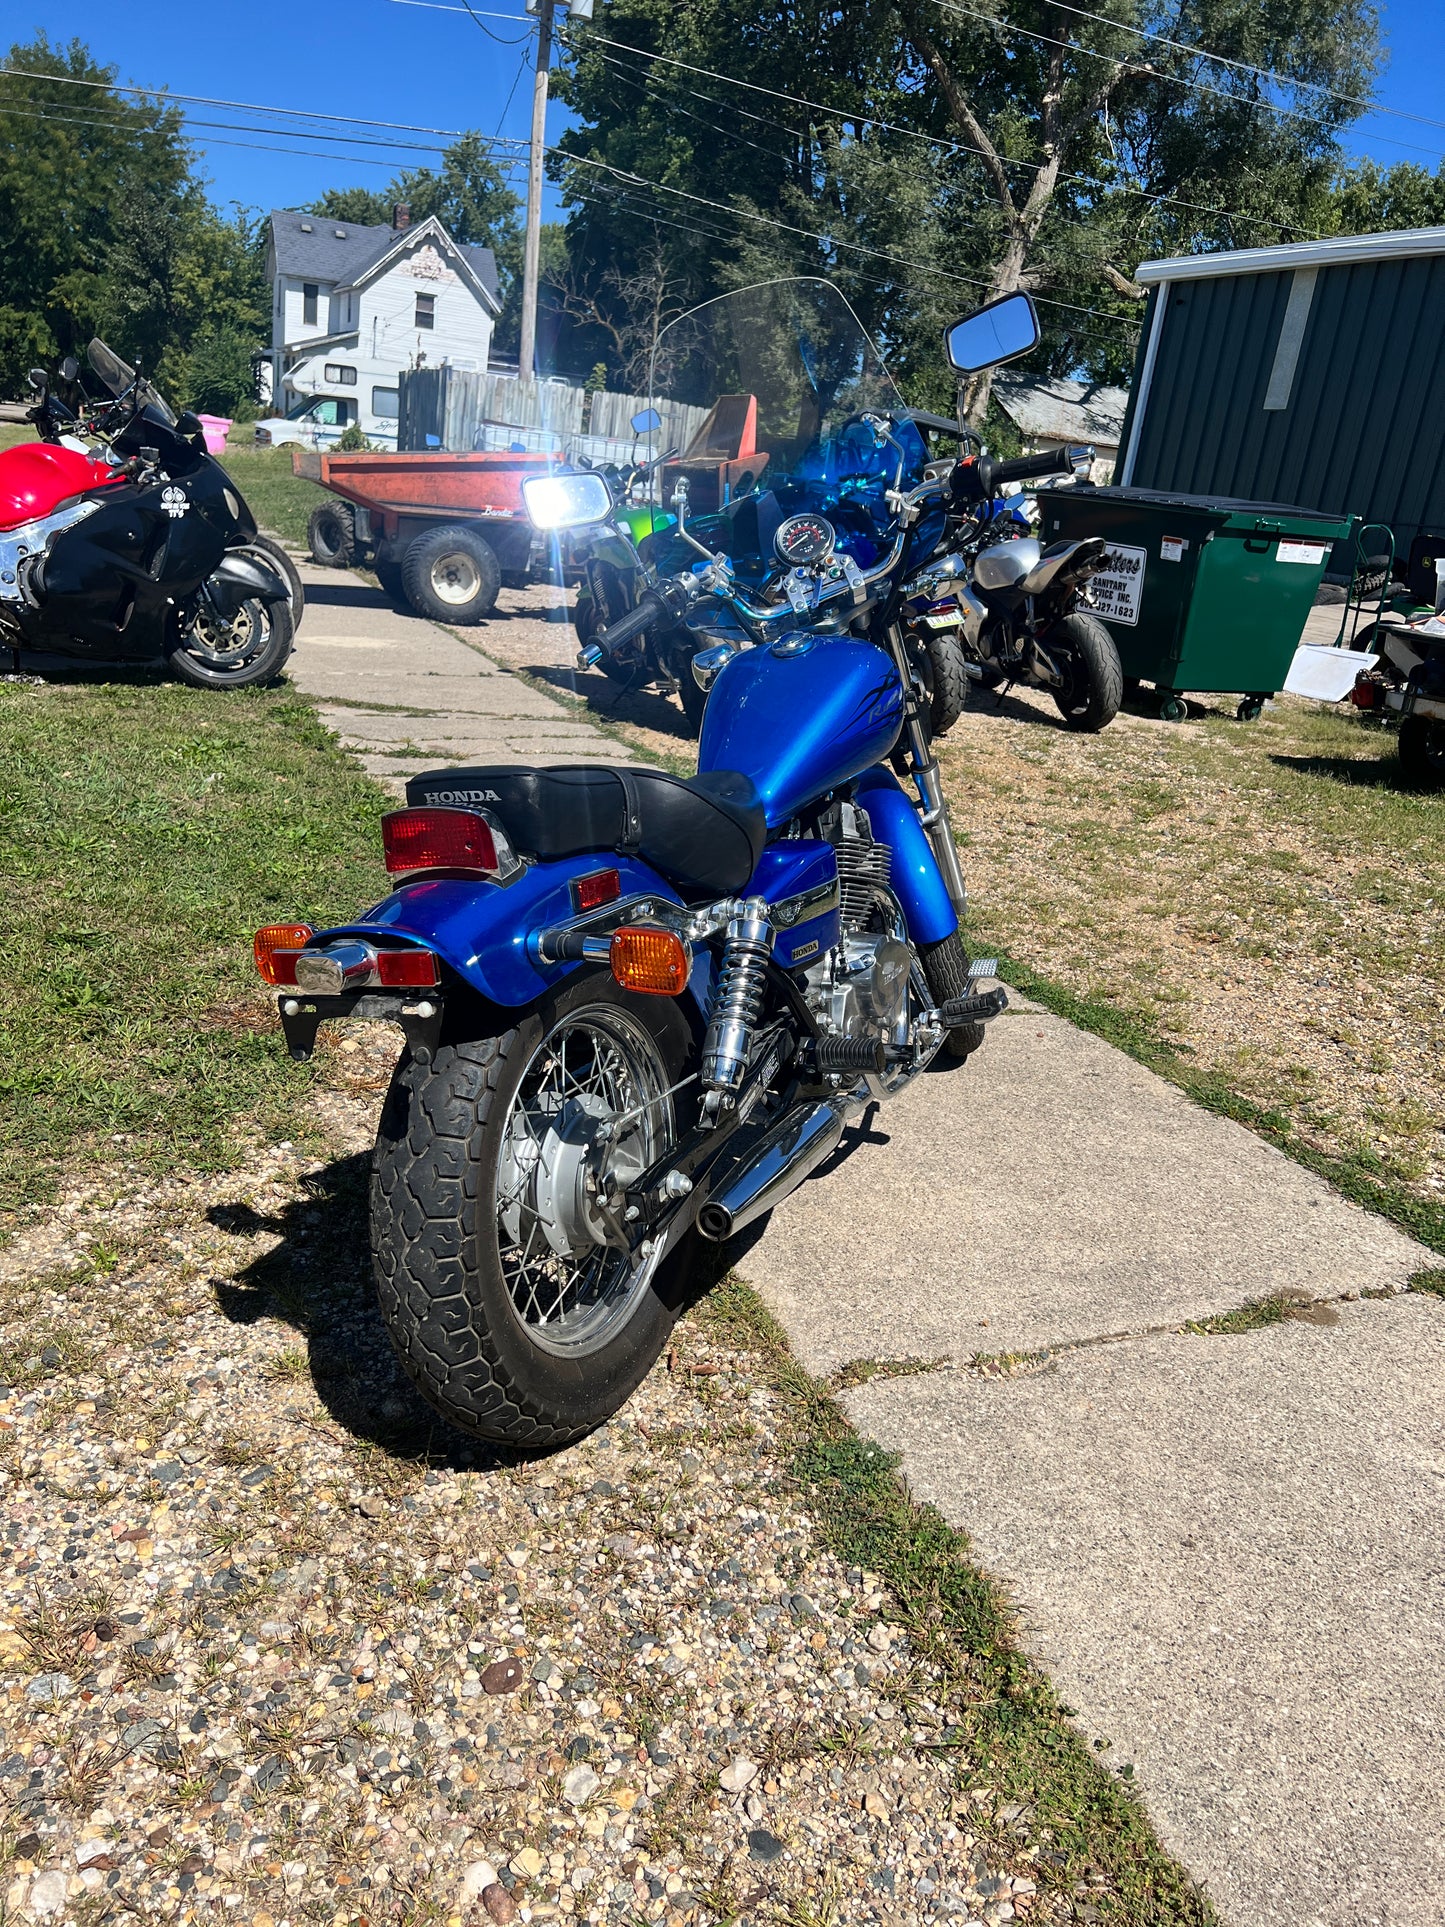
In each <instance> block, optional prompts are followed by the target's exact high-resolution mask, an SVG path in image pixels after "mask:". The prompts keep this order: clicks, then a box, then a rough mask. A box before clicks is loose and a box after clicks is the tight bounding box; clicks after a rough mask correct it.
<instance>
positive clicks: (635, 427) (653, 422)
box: [632, 408, 662, 435]
mask: <svg viewBox="0 0 1445 1927" xmlns="http://www.w3.org/2000/svg"><path fill="white" fill-rule="evenodd" d="M661 426H662V417H661V415H659V414H658V412H657V410H656V409H655V408H644V409H643V410H642V413H641V414H640V415H634V416H633V417H632V432H633V434H634V435H650V434H651V433H652V432H653V430H654V429H656V428H661Z"/></svg>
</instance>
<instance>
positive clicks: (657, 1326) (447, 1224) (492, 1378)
mask: <svg viewBox="0 0 1445 1927" xmlns="http://www.w3.org/2000/svg"><path fill="white" fill-rule="evenodd" d="M691 1049H692V1034H691V1031H690V1030H689V1028H688V1025H687V1022H686V1020H685V1018H684V1017H683V1015H682V1014H681V1012H680V1011H679V1010H678V1008H677V1006H676V1005H675V1004H673V1003H672V1002H670V1001H668V1002H666V1003H664V1001H663V1000H662V999H659V998H643V997H630V996H628V995H627V994H626V993H624V992H622V991H620V990H618V989H617V988H616V986H615V985H613V984H612V982H611V980H610V978H608V979H605V980H602V981H601V982H599V980H598V979H597V978H596V977H588V978H584V979H582V980H580V981H579V980H577V979H574V980H573V981H572V982H571V983H569V984H568V985H566V986H565V987H564V989H563V990H562V991H560V992H559V993H558V994H557V995H556V996H555V997H553V998H550V999H548V1000H547V1002H546V1003H544V1004H543V1005H541V1006H539V1007H538V1009H537V1010H536V1011H534V1012H532V1013H529V1015H528V1016H527V1017H526V1018H524V1019H523V1021H522V1022H521V1023H520V1024H519V1025H518V1027H517V1028H516V1029H515V1030H513V1031H509V1032H507V1033H506V1034H505V1035H504V1036H502V1037H491V1038H481V1039H477V1040H475V1041H469V1042H461V1043H456V1044H450V1045H443V1046H442V1047H441V1048H440V1049H439V1050H438V1051H437V1052H436V1055H435V1057H434V1059H433V1061H432V1062H431V1063H430V1064H427V1065H422V1064H419V1063H416V1062H415V1061H414V1060H412V1059H411V1058H409V1057H408V1058H404V1059H403V1060H402V1063H401V1065H400V1066H399V1067H398V1070H397V1073H396V1076H395V1078H394V1079H393V1082H392V1088H391V1092H390V1095H389V1096H388V1099H387V1103H386V1108H385V1111H384V1113H383V1116H382V1122H381V1130H380V1133H379V1136H378V1139H377V1149H376V1162H375V1167H374V1171H373V1176H372V1191H371V1221H372V1250H373V1256H374V1260H375V1267H376V1283H377V1292H378V1296H379V1299H380V1304H381V1311H382V1316H383V1318H384V1319H385V1320H386V1324H387V1327H388V1329H389V1331H390V1333H391V1337H392V1341H393V1343H394V1344H395V1346H396V1348H397V1351H398V1353H399V1354H400V1357H401V1360H402V1363H403V1364H404V1365H405V1367H406V1369H407V1371H408V1373H409V1374H410V1376H411V1378H412V1380H413V1381H414V1383H415V1384H416V1386H417V1389H418V1390H419V1391H420V1392H421V1393H422V1394H423V1396H424V1397H425V1398H427V1399H428V1400H430V1402H431V1403H432V1404H433V1405H435V1406H436V1407H437V1409H438V1410H439V1411H441V1412H442V1413H443V1414H444V1415H445V1416H446V1417H447V1418H448V1419H450V1420H451V1421H452V1422H453V1423H454V1424H456V1425H459V1426H461V1427H462V1428H463V1429H464V1430H466V1431H469V1432H473V1433H476V1434H477V1435H478V1436H480V1437H483V1438H490V1439H499V1440H506V1441H509V1442H510V1443H512V1444H515V1445H524V1446H541V1445H559V1444H564V1443H565V1442H566V1441H567V1440H569V1439H573V1438H576V1437H578V1436H579V1435H580V1434H581V1433H583V1432H586V1431H588V1430H590V1429H591V1428H592V1427H593V1426H595V1425H598V1424H600V1423H601V1422H602V1421H603V1420H604V1419H606V1418H608V1417H609V1416H610V1415H611V1414H612V1413H613V1412H615V1411H616V1410H617V1409H618V1407H619V1406H620V1405H622V1404H623V1402H624V1401H625V1400H626V1399H627V1398H628V1397H629V1396H630V1395H631V1393H632V1392H633V1391H634V1390H635V1389H636V1387H637V1385H638V1384H639V1383H640V1382H641V1380H642V1379H643V1378H644V1377H645V1376H646V1374H647V1372H648V1370H649V1369H650V1368H651V1366H652V1364H653V1362H654V1360H655V1359H656V1357H657V1355H658V1353H659V1352H660V1351H661V1349H662V1347H663V1345H664V1344H665V1343H666V1340H667V1336H668V1333H669V1332H670V1330H671V1328H672V1323H673V1319H674V1317H675V1315H676V1311H677V1306H678V1304H679V1302H680V1299H681V1295H682V1292H683V1291H684V1290H685V1288H686V1283H687V1275H688V1273H689V1272H690V1269H691V1264H692V1255H693V1248H694V1241H693V1239H692V1238H691V1236H690V1235H689V1236H687V1237H685V1238H684V1239H683V1241H682V1243H681V1245H680V1246H679V1247H678V1248H676V1249H674V1248H673V1247H672V1246H671V1245H670V1244H669V1243H668V1242H666V1240H664V1241H663V1243H662V1244H661V1245H660V1246H657V1247H654V1248H653V1249H651V1250H647V1251H642V1250H639V1251H638V1252H636V1253H632V1252H630V1251H629V1249H628V1248H627V1232H626V1227H625V1224H624V1222H623V1220H622V1219H621V1216H620V1209H621V1207H620V1203H619V1200H620V1197H621V1196H622V1194H624V1193H625V1191H626V1188H627V1186H628V1184H629V1183H630V1182H631V1181H632V1180H633V1179H635V1178H636V1176H637V1175H638V1174H639V1173H640V1172H642V1171H643V1170H645V1169H646V1168H647V1167H648V1166H649V1165H650V1164H652V1163H653V1162H654V1161H655V1160H656V1159H657V1158H658V1157H660V1156H661V1155H662V1154H663V1153H664V1152H665V1150H666V1149H667V1147H668V1145H670V1144H672V1143H674V1142H675V1141H676V1139H677V1137H678V1136H679V1135H680V1134H681V1131H682V1130H683V1129H684V1128H686V1124H687V1121H688V1119H686V1118H684V1117H683V1116H682V1109H683V1100H684V1098H685V1095H686V1093H683V1092H674V1090H673V1087H674V1086H675V1085H676V1084H677V1083H678V1082H679V1081H680V1080H681V1078H682V1077H683V1076H684V1074H685V1065H686V1062H687V1059H688V1055H689V1053H690V1051H691Z"/></svg>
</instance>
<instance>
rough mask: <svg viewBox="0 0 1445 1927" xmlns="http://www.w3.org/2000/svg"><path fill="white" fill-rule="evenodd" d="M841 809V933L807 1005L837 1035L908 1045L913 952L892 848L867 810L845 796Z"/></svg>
mask: <svg viewBox="0 0 1445 1927" xmlns="http://www.w3.org/2000/svg"><path fill="white" fill-rule="evenodd" d="M842 816H843V822H842V834H841V836H840V837H839V838H838V841H837V843H836V845H835V848H836V850H837V856H838V892H839V920H840V923H841V926H842V934H841V940H840V942H839V943H838V946H837V948H836V949H834V950H830V951H829V952H828V953H827V955H826V956H823V957H820V958H819V959H818V961H817V962H816V963H815V964H814V965H813V966H812V968H811V969H810V970H809V971H808V972H807V973H806V976H807V985H808V989H807V998H808V1004H809V1007H810V1008H811V1009H812V1010H813V1012H814V1013H815V1015H816V1016H817V1019H818V1023H819V1027H820V1028H821V1029H822V1030H824V1031H827V1032H829V1033H831V1034H832V1035H833V1036H836V1037H870V1038H871V1037H878V1038H882V1039H883V1041H884V1042H885V1043H889V1044H899V1045H905V1046H906V1045H907V1043H908V1041H909V1020H908V981H909V977H910V975H911V973H912V970H913V952H912V950H911V949H910V948H909V946H908V944H907V943H906V942H905V941H904V940H903V936H902V928H903V925H902V918H901V916H900V914H899V909H898V904H897V900H896V899H895V898H894V896H893V893H892V891H891V890H890V888H889V864H890V861H891V855H892V853H891V852H890V850H889V849H888V846H887V845H886V844H884V843H875V842H874V841H873V835H872V831H871V828H870V826H869V823H868V816H867V812H866V811H865V810H861V809H859V808H858V807H857V806H856V805H854V804H852V803H844V804H843V805H842Z"/></svg>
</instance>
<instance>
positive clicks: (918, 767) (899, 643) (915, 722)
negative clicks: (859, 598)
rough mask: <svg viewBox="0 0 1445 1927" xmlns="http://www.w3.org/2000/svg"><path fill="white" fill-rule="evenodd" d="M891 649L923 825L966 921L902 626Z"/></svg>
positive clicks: (891, 631)
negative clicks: (901, 695) (900, 690)
mask: <svg viewBox="0 0 1445 1927" xmlns="http://www.w3.org/2000/svg"><path fill="white" fill-rule="evenodd" d="M888 647H889V649H890V651H891V652H892V656H893V661H894V663H895V665H896V667H897V670H898V676H899V680H900V681H901V682H902V684H903V735H904V739H905V741H906V742H907V745H908V761H909V772H908V773H909V775H910V776H911V777H912V778H913V781H914V783H915V784H916V785H917V788H918V800H919V803H920V805H921V807H920V809H919V813H918V816H919V821H920V822H921V823H922V825H923V828H924V831H925V833H926V835H927V837H928V841H929V846H930V847H931V849H932V851H933V860H934V862H935V863H936V864H937V865H938V871H939V875H940V876H941V877H942V878H943V887H944V889H945V890H947V892H948V896H949V901H950V902H951V903H952V905H953V909H954V914H955V915H956V916H957V917H958V918H959V920H960V921H962V919H963V916H964V914H965V912H966V911H967V909H968V887H967V885H966V884H965V883H964V880H963V865H962V864H961V863H960V862H959V860H958V846H957V844H956V843H955V842H954V840H953V830H952V828H951V827H950V825H949V821H948V803H947V801H946V800H945V798H944V794H943V782H942V779H941V777H940V775H939V770H938V758H937V757H936V756H935V755H934V753H933V745H932V743H931V742H930V741H929V737H928V732H927V730H926V729H925V728H924V726H923V705H922V704H921V702H920V701H919V698H918V689H917V686H916V685H915V683H914V680H913V671H912V669H911V668H910V667H909V662H908V651H907V649H906V648H905V646H904V642H903V631H902V629H901V628H900V627H899V625H898V624H897V623H896V622H895V623H890V624H889V628H888Z"/></svg>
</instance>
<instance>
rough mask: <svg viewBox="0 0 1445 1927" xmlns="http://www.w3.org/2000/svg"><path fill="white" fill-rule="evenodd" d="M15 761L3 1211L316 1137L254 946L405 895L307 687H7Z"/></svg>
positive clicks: (1, 1113) (9, 810) (4, 827)
mask: <svg viewBox="0 0 1445 1927" xmlns="http://www.w3.org/2000/svg"><path fill="white" fill-rule="evenodd" d="M0 767H3V768H4V770H5V776H6V780H5V784H4V788H3V793H0V873H3V874H4V876H5V878H6V913H5V917H4V923H3V931H0V1196H3V1197H4V1198H5V1200H6V1202H7V1203H10V1204H13V1203H17V1202H20V1201H24V1200H26V1199H35V1198H38V1197H44V1196H45V1195H47V1193H48V1192H49V1191H50V1190H51V1189H52V1188H53V1184H54V1181H55V1177H56V1174H57V1173H58V1172H59V1171H60V1169H61V1168H62V1166H66V1165H68V1166H70V1168H71V1169H72V1170H73V1169H74V1167H75V1165H76V1163H77V1161H78V1160H79V1159H80V1158H83V1157H86V1156H93V1155H98V1156H99V1157H100V1158H102V1159H114V1160H116V1161H119V1162H133V1163H137V1164H139V1165H140V1166H141V1167H142V1168H145V1169H150V1170H160V1169H164V1168H167V1167H168V1166H170V1165H172V1164H174V1163H178V1162H180V1163H185V1164H188V1165H196V1166H201V1167H206V1168H213V1169H214V1168H220V1167H223V1166H224V1165H225V1164H226V1162H227V1161H228V1160H229V1159H231V1158H233V1157H234V1156H235V1154H236V1152H237V1149H238V1146H239V1144H240V1143H241V1141H242V1139H243V1137H244V1135H245V1134H246V1132H247V1131H248V1130H250V1129H255V1128H259V1129H261V1130H264V1131H268V1132H271V1133H273V1134H276V1135H281V1136H285V1135H292V1136H295V1135H296V1134H297V1132H298V1131H299V1130H300V1129H301V1128H302V1125H303V1123H304V1109H303V1105H304V1099H305V1097H306V1095H307V1093H308V1092H309V1091H311V1090H312V1089H314V1085H315V1077H314V1073H313V1072H311V1071H309V1070H308V1069H306V1068H305V1067H302V1066H299V1065H294V1064H292V1063H291V1062H290V1060H289V1059H288V1058H287V1056H286V1054H285V1051H284V1049H283V1048H282V1045H281V1040H280V1036H279V1032H278V1029H277V1027H276V1023H275V1019H274V1015H271V1016H270V1017H268V1014H267V1006H266V1002H265V999H264V997H263V995H262V989H261V985H260V980H259V978H258V977H257V976H256V974H255V971H254V969H253V967H252V963H251V957H250V939H251V935H252V932H253V931H254V930H255V929H256V927H257V926H258V925H259V924H262V923H267V922H276V921H282V920H287V919H290V918H292V917H297V916H300V917H302V918H304V919H307V920H309V921H311V922H313V923H316V924H325V923H327V922H331V921H339V920H340V919H341V918H342V917H343V916H349V915H351V914H352V913H353V912H354V911H355V910H356V909H358V908H359V907H360V906H362V905H363V904H366V903H370V902H375V901H376V900H377V899H378V898H379V897H381V896H382V895H383V894H384V893H385V887H386V886H385V877H384V873H383V871H382V867H381V861H380V849H379V844H378V833H377V818H378V816H379V815H380V813H381V811H382V809H383V808H384V807H385V803H384V799H383V798H382V796H381V793H380V792H379V791H378V790H377V789H376V788H375V787H374V786H373V785H372V783H371V782H370V781H369V780H368V779H367V778H366V777H364V776H362V775H361V774H360V773H359V772H358V771H357V770H356V768H355V766H354V765H353V764H352V763H351V762H350V761H349V759H348V758H347V757H346V756H345V755H343V753H342V752H341V751H340V750H339V749H338V748H337V747H336V745H335V744H334V742H333V741H332V739H331V738H330V737H329V735H328V734H327V733H326V732H325V731H324V730H323V729H322V728H321V726H320V724H319V723H318V721H317V719H316V717H315V714H314V712H313V711H312V710H311V709H310V708H309V707H308V706H307V705H305V704H304V703H302V702H300V701H299V700H297V698H296V697H295V696H294V695H293V694H291V693H290V692H289V691H287V690H285V689H281V690H266V691H257V690H246V691H235V692H225V693H222V692H209V691H200V690H189V689H185V688H182V687H179V686H177V685H173V684H168V683H159V682H152V681H145V680H136V681H132V682H128V683H126V682H122V683H110V684H84V683H63V682H57V683H48V684H44V685H39V686H36V685H30V684H5V685H0ZM118 1136H119V1137H121V1138H122V1139H123V1140H124V1142H122V1143H119V1144H118V1143H116V1142H115V1141H114V1140H115V1139H116V1138H117V1137H118Z"/></svg>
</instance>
